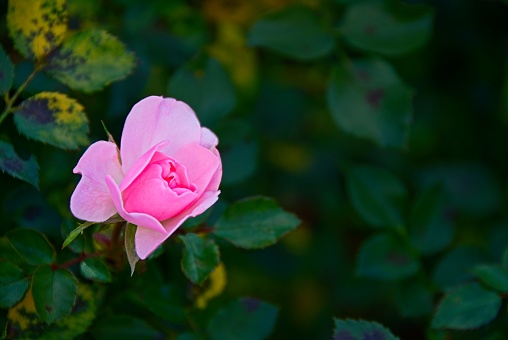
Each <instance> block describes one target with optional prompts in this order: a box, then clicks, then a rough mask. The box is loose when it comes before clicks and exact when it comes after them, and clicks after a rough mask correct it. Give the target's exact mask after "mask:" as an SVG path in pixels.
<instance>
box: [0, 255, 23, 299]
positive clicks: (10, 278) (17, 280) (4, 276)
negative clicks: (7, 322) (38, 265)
mask: <svg viewBox="0 0 508 340" xmlns="http://www.w3.org/2000/svg"><path fill="white" fill-rule="evenodd" d="M29 284H30V282H29V278H28V277H27V276H26V275H25V274H24V273H23V270H22V269H21V268H19V267H18V266H16V265H15V264H13V263H11V262H0V307H2V308H10V307H12V306H14V305H15V304H16V303H18V302H19V301H20V300H21V299H22V298H23V296H24V295H25V292H26V291H27V289H28V286H29Z"/></svg>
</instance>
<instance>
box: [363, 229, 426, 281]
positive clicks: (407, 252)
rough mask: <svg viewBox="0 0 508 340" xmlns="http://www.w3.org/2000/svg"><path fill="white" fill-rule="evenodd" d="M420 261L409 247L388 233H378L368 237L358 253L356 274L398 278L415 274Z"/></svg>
mask: <svg viewBox="0 0 508 340" xmlns="http://www.w3.org/2000/svg"><path fill="white" fill-rule="evenodd" d="M419 269H420V263H419V262H418V260H417V259H416V258H415V256H414V255H413V254H412V251H411V249H410V248H409V247H408V246H407V245H406V244H405V243H403V242H402V241H401V240H399V239H397V238H396V237H395V236H392V235H390V234H379V235H375V236H373V237H371V238H370V239H368V240H367V241H366V242H365V243H364V244H363V245H362V247H361V249H360V253H359V254H358V260H357V265H356V273H357V275H358V276H362V277H368V278H372V279H380V280H399V279H402V278H405V277H409V276H411V275H413V274H415V273H416V272H417V271H418V270H419Z"/></svg>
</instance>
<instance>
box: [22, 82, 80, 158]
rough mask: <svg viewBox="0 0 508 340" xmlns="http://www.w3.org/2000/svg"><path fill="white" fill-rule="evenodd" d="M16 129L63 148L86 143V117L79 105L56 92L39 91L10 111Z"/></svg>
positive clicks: (30, 136)
mask: <svg viewBox="0 0 508 340" xmlns="http://www.w3.org/2000/svg"><path fill="white" fill-rule="evenodd" d="M14 122H15V123H16V127H17V128H18V131H19V132H21V133H22V134H24V135H25V136H27V137H29V138H33V139H35V140H37V141H39V142H43V143H48V144H51V145H53V146H56V147H59V148H63V149H76V148H78V147H79V146H81V145H88V144H89V141H88V137H87V134H88V119H87V118H86V115H85V112H84V111H83V106H82V105H81V104H79V103H78V102H77V101H76V100H74V99H72V98H69V97H67V96H66V95H64V94H62V93H58V92H41V93H38V94H36V95H35V96H33V97H30V98H28V99H27V100H25V101H23V102H22V103H21V104H20V105H19V106H18V108H17V109H16V110H15V111H14Z"/></svg>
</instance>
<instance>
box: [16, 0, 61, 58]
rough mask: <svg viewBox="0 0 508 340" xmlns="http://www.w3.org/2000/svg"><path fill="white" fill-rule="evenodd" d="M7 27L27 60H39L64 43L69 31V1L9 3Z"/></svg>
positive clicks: (32, 0)
mask: <svg viewBox="0 0 508 340" xmlns="http://www.w3.org/2000/svg"><path fill="white" fill-rule="evenodd" d="M7 27H8V28H9V34H10V36H11V37H12V39H13V40H14V45H15V46H16V48H17V49H18V51H19V52H21V54H23V55H24V56H25V57H27V58H34V57H35V58H36V59H40V58H41V57H44V56H46V55H48V54H49V53H50V52H51V51H53V50H54V49H55V48H56V47H57V46H58V45H60V43H61V42H62V40H63V38H64V35H65V32H66V31H67V10H66V0H10V1H9V6H8V10H7Z"/></svg>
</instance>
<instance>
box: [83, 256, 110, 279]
mask: <svg viewBox="0 0 508 340" xmlns="http://www.w3.org/2000/svg"><path fill="white" fill-rule="evenodd" d="M79 269H80V271H81V275H83V277H84V278H86V279H89V280H92V281H97V282H111V273H110V272H109V269H108V267H107V266H106V264H105V263H104V261H102V260H101V259H98V258H88V259H86V260H83V261H82V262H81V264H80V266H79Z"/></svg>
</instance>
